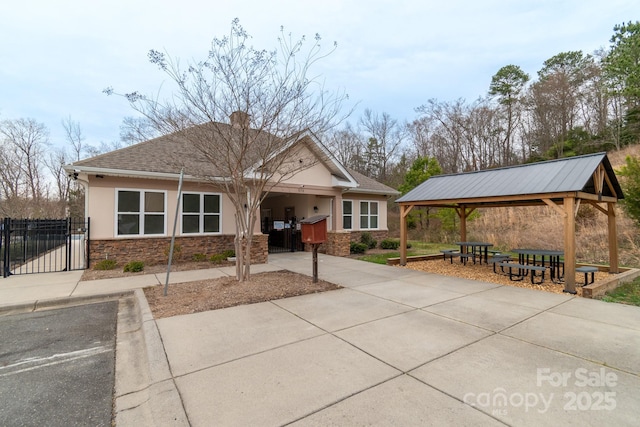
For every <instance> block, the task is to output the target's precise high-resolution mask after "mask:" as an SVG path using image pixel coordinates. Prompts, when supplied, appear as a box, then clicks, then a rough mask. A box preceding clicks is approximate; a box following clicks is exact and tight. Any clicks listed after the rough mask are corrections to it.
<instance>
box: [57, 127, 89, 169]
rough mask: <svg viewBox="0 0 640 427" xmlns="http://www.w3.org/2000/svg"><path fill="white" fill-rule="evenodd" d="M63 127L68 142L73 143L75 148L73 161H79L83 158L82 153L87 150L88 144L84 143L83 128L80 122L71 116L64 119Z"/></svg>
mask: <svg viewBox="0 0 640 427" xmlns="http://www.w3.org/2000/svg"><path fill="white" fill-rule="evenodd" d="M62 127H63V128H64V133H65V136H66V138H67V142H68V143H69V144H71V147H72V150H73V161H78V160H80V159H81V158H82V155H83V154H84V153H85V151H86V146H85V145H84V144H83V142H84V139H85V138H84V135H82V129H81V128H80V123H78V122H76V121H74V120H72V119H71V116H69V117H67V118H66V119H64V120H62Z"/></svg>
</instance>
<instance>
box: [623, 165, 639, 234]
mask: <svg viewBox="0 0 640 427" xmlns="http://www.w3.org/2000/svg"><path fill="white" fill-rule="evenodd" d="M618 174H619V175H620V176H621V177H622V178H623V179H621V180H620V185H621V187H622V191H623V192H624V199H622V200H620V203H621V204H622V207H623V208H624V210H625V212H626V213H627V215H629V217H630V218H632V219H633V220H634V221H635V223H636V225H638V226H639V227H640V159H638V158H637V157H633V156H627V157H626V159H625V165H624V166H623V167H622V168H621V169H620V170H619V171H618Z"/></svg>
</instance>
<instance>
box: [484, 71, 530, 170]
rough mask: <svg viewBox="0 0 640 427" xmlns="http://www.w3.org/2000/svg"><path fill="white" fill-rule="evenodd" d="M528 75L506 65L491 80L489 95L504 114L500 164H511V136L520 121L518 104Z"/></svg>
mask: <svg viewBox="0 0 640 427" xmlns="http://www.w3.org/2000/svg"><path fill="white" fill-rule="evenodd" d="M528 81H529V75H528V74H527V73H525V72H524V71H522V69H521V68H520V67H518V66H517V65H506V66H504V67H502V68H500V69H499V70H498V72H497V73H496V74H495V75H494V76H493V77H492V78H491V84H490V85H489V95H492V96H496V97H497V98H498V103H499V104H500V105H501V106H502V107H503V108H504V113H505V114H506V118H505V120H506V131H505V134H504V141H503V144H502V147H503V148H502V153H501V157H502V158H501V162H500V163H501V164H503V165H508V164H512V161H513V159H512V150H513V136H514V135H513V134H514V130H515V129H516V127H517V124H518V122H519V121H520V108H519V106H520V104H521V102H522V100H521V96H522V93H523V91H524V87H525V85H526V84H527V82H528Z"/></svg>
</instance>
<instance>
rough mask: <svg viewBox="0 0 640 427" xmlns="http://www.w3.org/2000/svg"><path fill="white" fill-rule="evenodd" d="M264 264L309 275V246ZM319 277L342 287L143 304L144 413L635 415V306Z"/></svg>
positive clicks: (587, 421)
mask: <svg viewBox="0 0 640 427" xmlns="http://www.w3.org/2000/svg"><path fill="white" fill-rule="evenodd" d="M269 265H270V266H271V267H282V268H285V269H288V270H292V271H297V272H300V273H304V274H310V272H311V254H309V253H295V254H281V255H277V256H270V258H269ZM319 272H320V277H321V278H322V279H325V280H329V281H331V282H334V283H338V284H341V285H342V286H344V287H345V288H344V289H341V290H337V291H331V292H325V293H321V294H312V295H305V296H299V297H294V298H287V299H282V300H277V301H272V302H266V303H260V304H253V305H248V306H240V307H233V308H228V309H224V310H216V311H210V312H204V313H198V314H192V315H184V316H176V317H171V318H166V319H159V320H157V321H155V320H154V319H153V318H152V317H151V316H150V314H149V312H148V307H145V303H146V301H144V299H143V298H141V299H140V298H139V303H140V304H141V310H142V322H143V330H144V331H145V339H146V347H147V349H146V351H147V352H148V354H149V355H151V357H150V359H151V362H150V366H151V371H152V372H154V373H153V374H151V379H150V382H151V387H150V388H149V390H153V389H155V390H159V391H158V392H157V393H156V397H157V399H156V400H155V404H154V403H150V404H149V405H147V406H148V407H147V409H146V410H147V411H148V412H147V413H148V414H151V415H152V417H153V418H154V422H155V423H156V424H158V423H163V422H171V423H172V424H174V425H176V424H177V425H179V424H183V425H187V424H188V425H193V426H209V425H242V426H246V425H289V424H293V425H311V426H313V425H317V426H326V425H456V426H458V425H474V426H476V425H505V424H506V425H535V426H539V425H550V426H551V425H553V426H557V425H567V424H575V425H616V426H624V425H635V424H636V423H637V414H638V413H639V412H640V399H639V398H638V390H640V351H639V349H640V308H638V307H628V306H623V305H619V304H608V303H604V302H600V301H593V300H586V299H581V298H576V297H574V296H570V295H557V294H551V293H545V292H541V291H534V290H528V289H521V288H515V287H509V286H500V285H496V284H491V283H483V282H476V281H472V280H464V279H459V278H452V277H444V276H438V275H434V274H428V273H422V272H417V271H412V270H408V269H401V268H397V267H388V266H379V265H374V264H370V263H366V262H361V261H353V260H350V259H345V258H336V257H329V256H321V257H320V265H319ZM138 295H141V292H139V291H138ZM160 391H161V392H160ZM133 396H134V394H128V395H127V398H132V397H133ZM122 399H123V400H121V401H120V402H117V407H118V408H119V411H120V413H121V414H124V413H128V416H129V418H127V417H124V416H121V417H120V418H119V420H120V421H124V420H130V421H131V420H134V419H135V417H134V411H133V409H132V411H129V412H127V411H126V410H125V409H126V402H125V401H124V398H122ZM132 401H135V399H132ZM143 406H144V405H141V406H137V407H136V409H137V410H142V407H143ZM149 408H151V409H149ZM153 408H155V409H156V410H152V409H153ZM180 410H184V412H183V413H178V412H179V411H180ZM119 425H125V423H124V422H122V423H120V422H119ZM127 425H128V424H127Z"/></svg>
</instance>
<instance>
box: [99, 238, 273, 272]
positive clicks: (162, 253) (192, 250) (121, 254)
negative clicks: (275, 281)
mask: <svg viewBox="0 0 640 427" xmlns="http://www.w3.org/2000/svg"><path fill="white" fill-rule="evenodd" d="M234 237H235V236H233V235H222V236H221V235H217V236H189V237H176V241H175V244H176V246H177V245H180V247H181V248H182V250H181V251H180V252H181V253H180V254H178V253H177V252H175V251H174V259H173V261H174V262H176V263H178V262H180V261H190V260H191V259H192V258H193V256H194V255H195V254H205V255H207V257H209V256H211V255H214V254H219V253H222V252H223V251H225V250H228V249H231V250H233V249H234V242H233V241H234ZM268 237H269V236H267V235H266V234H256V235H254V236H253V247H252V248H251V261H252V264H264V263H266V262H267V257H268V255H269V254H268V250H269V246H268ZM170 244H171V238H170V237H154V238H140V239H116V240H91V243H90V255H91V265H90V266H89V268H93V266H94V265H95V264H96V263H97V262H99V261H101V260H103V259H107V258H108V259H115V260H116V261H117V262H118V264H120V265H124V264H126V263H128V262H129V261H143V262H144V263H145V264H147V265H154V264H163V263H166V262H167V254H168V252H169V246H170Z"/></svg>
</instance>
